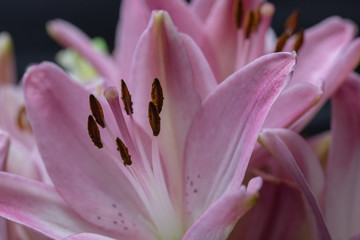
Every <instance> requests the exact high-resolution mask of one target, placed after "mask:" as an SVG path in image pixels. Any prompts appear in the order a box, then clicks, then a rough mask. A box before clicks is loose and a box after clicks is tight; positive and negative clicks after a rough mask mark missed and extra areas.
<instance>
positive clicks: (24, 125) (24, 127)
mask: <svg viewBox="0 0 360 240" xmlns="http://www.w3.org/2000/svg"><path fill="white" fill-rule="evenodd" d="M16 121H17V125H18V127H19V128H20V130H21V131H29V132H32V128H31V125H30V122H29V119H28V117H27V115H26V109H25V106H24V105H22V106H21V107H20V109H19V111H18V114H17V118H16Z"/></svg>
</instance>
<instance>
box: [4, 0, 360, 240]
mask: <svg viewBox="0 0 360 240" xmlns="http://www.w3.org/2000/svg"><path fill="white" fill-rule="evenodd" d="M274 10H275V8H274V6H273V5H272V4H271V3H269V2H266V1H262V0H217V1H216V0H196V1H193V2H191V3H190V4H189V3H186V2H185V1H181V0H171V1H169V0H123V1H122V6H121V12H120V20H119V24H118V29H117V37H116V46H115V50H114V52H113V53H112V54H111V55H110V54H106V53H104V52H102V51H99V50H98V49H96V48H95V47H94V45H93V44H92V42H91V39H90V38H89V37H88V36H86V34H85V33H83V32H82V31H81V30H79V29H78V28H76V27H75V26H73V25H72V24H70V23H68V22H66V21H64V20H59V19H58V20H53V21H51V22H49V23H48V24H47V31H48V33H49V35H50V36H51V37H52V38H54V39H55V40H56V41H57V42H58V43H59V44H61V45H63V46H64V47H66V48H70V49H72V50H73V51H75V52H77V54H80V55H81V57H82V60H81V61H85V62H87V63H88V64H90V65H89V66H91V68H92V70H94V72H95V73H96V77H94V78H93V79H92V80H91V81H90V82H87V83H84V82H81V81H80V80H79V78H81V77H79V76H76V73H75V72H74V71H72V70H71V69H70V70H68V72H66V71H64V70H63V69H62V68H60V67H59V66H58V65H56V64H54V63H50V62H43V63H40V64H37V65H33V66H31V67H29V68H28V70H27V72H26V73H25V75H24V76H23V77H22V82H21V85H20V86H19V85H16V84H15V82H16V80H15V79H16V76H15V74H14V56H13V52H12V42H11V38H10V36H9V35H8V34H7V33H2V34H1V35H0V112H1V113H0V170H1V171H0V216H1V217H2V218H0V239H4V240H6V239H8V240H11V239H14V240H15V239H26V240H35V239H36V240H39V239H40V240H41V239H67V240H112V239H113V240H114V239H117V240H120V239H134V240H155V239H162V240H169V239H174V240H175V239H184V240H220V239H249V240H250V239H251V240H254V239H255V240H257V239H258V240H262V239H273V240H278V239H322V240H328V239H351V240H356V239H360V207H359V206H358V203H359V202H360V177H359V176H360V76H359V75H358V74H357V73H355V72H353V70H354V69H355V68H356V66H357V64H358V61H359V56H360V38H355V35H356V34H357V27H356V26H355V25H354V24H353V23H352V22H351V21H348V20H344V19H342V18H340V17H330V18H328V19H325V20H324V21H322V22H321V23H319V24H318V25H316V26H314V27H312V28H309V29H306V30H299V28H298V26H297V25H298V24H297V22H298V17H299V15H298V12H294V13H293V14H292V15H290V16H289V18H288V20H287V22H286V24H285V27H284V33H283V34H282V35H281V36H279V37H276V35H275V33H274V31H273V30H272V29H271V27H270V25H271V21H272V16H273V14H274ZM72 64H75V63H72ZM70 65H71V64H70ZM70 68H75V67H74V65H72V66H71V67H70ZM329 99H330V100H331V107H332V116H331V129H330V131H328V132H325V133H322V134H320V135H316V136H312V137H310V138H304V137H303V136H301V135H300V134H299V132H300V131H301V130H302V129H303V128H304V127H305V126H306V125H307V124H308V123H309V122H310V120H311V119H312V118H313V117H314V115H315V114H316V113H317V112H318V111H319V110H320V109H321V107H322V106H323V105H324V104H325V103H326V102H327V101H328V100H329Z"/></svg>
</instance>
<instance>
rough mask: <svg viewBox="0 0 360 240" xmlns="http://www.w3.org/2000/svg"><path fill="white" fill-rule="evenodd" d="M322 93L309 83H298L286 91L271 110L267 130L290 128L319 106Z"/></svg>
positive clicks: (266, 123) (266, 124)
mask: <svg viewBox="0 0 360 240" xmlns="http://www.w3.org/2000/svg"><path fill="white" fill-rule="evenodd" d="M321 96H322V91H321V90H320V89H319V88H318V87H315V86H313V85H311V84H308V83H298V84H295V85H293V86H291V87H289V88H287V89H285V90H284V91H283V92H282V93H281V95H280V97H279V99H278V100H276V102H275V103H274V106H273V107H272V108H271V111H270V112H269V115H268V116H267V118H266V121H265V123H264V127H265V128H277V127H278V128H279V127H288V126H290V125H291V124H292V123H294V122H295V121H296V120H297V119H298V118H300V117H301V116H302V115H303V114H304V113H305V112H306V111H308V110H309V109H310V108H311V107H313V106H314V105H315V104H317V103H318V102H319V100H320V98H321Z"/></svg>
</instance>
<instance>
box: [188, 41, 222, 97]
mask: <svg viewBox="0 0 360 240" xmlns="http://www.w3.org/2000/svg"><path fill="white" fill-rule="evenodd" d="M181 39H182V41H183V43H184V47H185V50H186V54H187V55H188V57H189V60H190V65H191V67H192V72H193V78H194V81H195V82H194V84H195V88H196V90H197V91H198V93H199V95H200V97H201V100H204V99H205V97H207V96H208V95H209V94H210V93H211V92H212V91H214V89H215V88H216V87H217V82H216V79H215V76H214V74H213V72H212V70H211V68H210V66H209V64H208V62H207V61H206V58H205V56H204V55H203V53H202V52H201V50H200V49H199V47H198V46H197V45H196V43H195V42H194V40H192V39H191V37H189V36H188V35H186V34H181Z"/></svg>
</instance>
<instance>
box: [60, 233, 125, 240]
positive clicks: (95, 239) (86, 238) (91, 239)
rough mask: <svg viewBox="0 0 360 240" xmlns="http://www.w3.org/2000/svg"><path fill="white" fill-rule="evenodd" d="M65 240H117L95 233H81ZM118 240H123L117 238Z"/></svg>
mask: <svg viewBox="0 0 360 240" xmlns="http://www.w3.org/2000/svg"><path fill="white" fill-rule="evenodd" d="M64 240H115V239H114V238H108V237H105V236H102V235H98V234H93V233H80V234H76V235H71V236H69V237H67V238H65V239H64ZM117 240H121V239H119V238H117Z"/></svg>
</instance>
